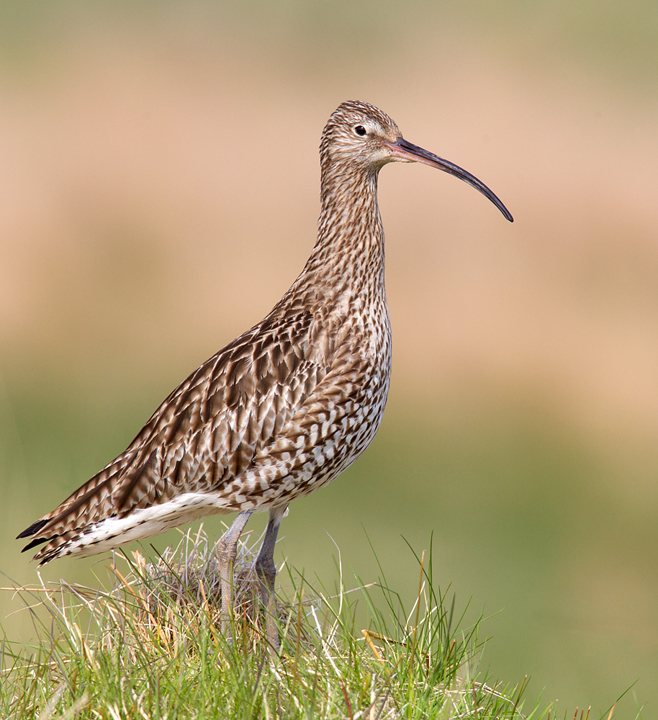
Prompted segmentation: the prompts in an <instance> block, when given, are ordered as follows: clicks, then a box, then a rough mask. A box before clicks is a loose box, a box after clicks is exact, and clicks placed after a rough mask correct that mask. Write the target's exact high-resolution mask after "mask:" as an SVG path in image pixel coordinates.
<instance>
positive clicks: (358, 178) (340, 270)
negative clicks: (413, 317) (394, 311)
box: [302, 165, 385, 302]
mask: <svg viewBox="0 0 658 720" xmlns="http://www.w3.org/2000/svg"><path fill="white" fill-rule="evenodd" d="M321 200H322V211H321V213H320V219H319V221H318V240H317V242H316V244H315V247H314V248H313V252H312V253H311V256H310V258H309V259H308V262H307V263H306V267H305V268H304V272H303V273H302V275H306V276H307V277H308V278H311V277H312V278H313V283H314V284H315V285H316V287H318V286H322V287H323V288H324V289H325V290H323V292H328V293H329V294H335V295H336V296H339V295H344V294H345V293H347V294H350V295H354V294H359V295H362V296H363V298H364V299H366V300H368V301H370V302H381V301H382V299H383V298H384V293H385V290H384V229H383V227H382V221H381V217H380V215H379V208H378V206H377V171H368V172H364V171H361V170H355V169H353V168H351V169H350V170H349V171H348V170H345V169H344V168H341V167H340V166H338V165H336V166H333V167H330V168H323V173H322V186H321ZM327 299H329V298H327Z"/></svg>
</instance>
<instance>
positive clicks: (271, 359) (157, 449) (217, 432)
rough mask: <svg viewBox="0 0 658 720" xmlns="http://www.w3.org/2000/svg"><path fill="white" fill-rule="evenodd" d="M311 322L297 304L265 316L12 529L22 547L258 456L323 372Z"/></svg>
mask: <svg viewBox="0 0 658 720" xmlns="http://www.w3.org/2000/svg"><path fill="white" fill-rule="evenodd" d="M312 320H313V319H312V316H310V314H309V313H305V312H299V313H296V314H292V315H290V316H288V317H286V318H284V319H283V321H282V320H281V319H280V318H279V319H278V321H277V322H276V323H272V324H271V326H268V320H267V319H266V320H265V321H264V322H263V323H261V324H260V325H258V326H256V327H255V328H252V330H250V331H248V332H246V333H245V334H244V335H242V336H241V337H239V338H238V339H237V340H235V341H234V342H232V343H231V344H230V345H228V346H226V347H225V348H224V349H223V350H221V351H220V352H219V353H217V354H216V355H215V356H213V357H212V358H210V359H209V360H208V361H207V362H205V363H204V364H203V365H201V366H200V367H199V368H198V369H197V370H196V371H195V372H194V373H193V374H192V375H190V376H189V377H188V378H187V379H186V380H185V381H184V382H183V383H181V385H179V386H178V387H177V388H176V389H175V390H174V391H173V392H172V393H171V394H170V395H169V397H168V398H167V399H166V400H165V401H164V402H163V403H162V404H161V405H160V407H159V408H158V409H157V410H156V411H155V413H154V414H153V415H152V416H151V418H150V419H149V421H148V422H147V423H146V425H145V426H144V427H143V428H142V430H141V431H140V432H139V434H138V435H137V437H136V438H135V439H134V440H133V442H132V443H130V445H129V446H128V448H127V449H126V450H125V452H123V453H122V454H121V455H119V456H118V457H117V458H116V459H115V460H113V461H112V462H111V463H110V464H109V465H108V466H107V467H105V468H104V469H103V470H102V471H101V472H99V473H98V474H97V475H95V476H94V477H92V478H91V479H90V480H89V481H87V482H86V483H85V484H84V485H82V486H81V487H80V488H78V490H76V491H75V492H74V493H73V494H72V495H71V496H70V497H69V498H67V499H66V500H65V501H64V502H63V503H62V504H61V505H59V506H58V507H57V508H55V509H54V510H53V511H52V512H50V513H48V514H47V515H45V516H44V517H43V518H41V519H40V520H38V521H37V522H36V523H34V524H33V525H31V526H30V527H29V528H27V529H26V530H25V531H24V532H23V533H21V535H19V537H28V536H34V537H33V540H32V542H31V543H30V544H29V545H28V546H27V547H26V548H25V549H27V548H29V547H33V546H35V545H38V544H40V543H43V542H47V541H48V540H50V539H52V538H54V537H56V536H63V535H65V534H68V533H70V532H72V531H73V532H76V531H77V532H79V531H81V530H82V529H84V528H85V527H87V526H88V525H90V524H92V523H95V522H98V521H100V520H103V519H105V518H108V517H112V516H117V515H118V516H125V515H126V514H128V513H130V512H131V511H133V510H135V509H139V508H142V507H148V506H149V505H153V504H158V503H162V502H165V501H167V500H169V499H171V498H173V497H176V496H177V495H180V494H182V493H184V492H211V491H222V489H224V488H226V486H227V485H228V484H230V483H231V482H233V481H234V480H236V479H237V478H239V477H242V476H243V475H244V474H245V472H246V471H247V470H248V469H250V468H251V467H252V466H253V464H254V462H256V463H257V464H263V463H267V458H268V456H269V452H270V450H271V451H273V452H275V453H276V452H279V451H280V450H281V448H282V445H283V444H285V442H283V441H282V440H281V437H280V436H281V434H282V431H283V429H284V428H287V429H288V430H290V420H291V418H293V417H294V416H295V415H296V413H299V412H300V410H301V409H302V408H303V407H304V406H305V404H306V401H307V400H308V399H310V398H311V397H313V395H314V390H315V389H316V388H317V386H318V385H319V384H321V383H322V381H323V380H324V378H325V376H326V375H327V372H328V370H329V369H328V368H327V366H326V358H320V360H322V361H318V346H317V345H313V344H312V339H313V338H312V337H311V326H312V324H313V323H312ZM301 427H302V428H303V427H304V424H303V422H302V423H301ZM286 434H287V433H286ZM277 443H278V444H277Z"/></svg>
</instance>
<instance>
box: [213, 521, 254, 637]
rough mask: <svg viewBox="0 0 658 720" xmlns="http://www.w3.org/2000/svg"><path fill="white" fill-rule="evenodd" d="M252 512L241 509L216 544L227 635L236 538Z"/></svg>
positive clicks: (229, 627) (223, 622)
mask: <svg viewBox="0 0 658 720" xmlns="http://www.w3.org/2000/svg"><path fill="white" fill-rule="evenodd" d="M252 512H253V510H243V511H242V512H241V513H238V516H237V517H236V518H235V520H234V521H233V524H232V525H231V527H230V528H229V529H228V530H227V531H226V532H225V533H224V534H223V535H222V537H221V538H220V540H219V543H218V545H217V554H218V555H219V576H220V578H221V590H222V630H223V631H224V634H225V635H226V636H227V637H230V636H231V619H232V607H231V606H232V604H233V564H234V563H235V558H236V556H237V546H238V540H239V539H240V535H241V534H242V531H243V530H244V526H245V525H246V524H247V521H248V520H249V518H250V517H251V513H252Z"/></svg>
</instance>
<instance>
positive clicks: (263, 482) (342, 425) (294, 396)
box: [19, 102, 400, 563]
mask: <svg viewBox="0 0 658 720" xmlns="http://www.w3.org/2000/svg"><path fill="white" fill-rule="evenodd" d="M355 123H363V124H366V123H367V126H368V127H369V128H372V127H374V128H376V129H377V133H378V134H379V136H381V137H383V138H385V139H387V140H388V141H389V142H390V141H395V139H396V138H398V137H399V136H400V132H399V130H398V128H397V126H396V125H395V123H394V122H393V121H392V120H391V119H390V118H388V116H387V115H385V114H384V113H382V112H381V111H379V110H377V108H374V107H373V106H371V105H368V104H366V103H361V102H348V103H344V104H343V105H341V106H340V107H339V108H338V109H337V110H336V112H334V114H333V115H332V116H331V118H330V119H329V121H328V123H327V125H326V127H325V129H324V132H323V135H322V141H321V146H320V157H321V203H322V210H321V215H320V219H319V226H318V240H317V243H316V245H315V247H314V249H313V252H312V254H311V256H310V258H309V259H308V261H307V263H306V266H305V267H304V269H303V271H302V273H301V274H300V275H299V277H298V278H297V280H296V281H295V282H294V283H293V285H292V287H291V288H290V289H289V290H288V292H287V293H286V294H285V295H284V296H283V298H282V299H281V300H280V301H279V302H278V304H277V305H276V306H275V307H274V309H273V310H272V311H271V312H270V313H269V315H267V317H265V318H264V319H263V320H262V321H261V322H260V323H258V324H257V325H255V326H254V327H252V328H251V329H250V330H248V331H247V332H245V333H244V334H243V335H241V336H240V337H238V338H237V339H236V340H234V341H233V342H231V343H230V344H229V345H227V346H226V347H225V348H223V349H222V350H220V351H219V352H218V353H217V354H216V355H214V356H213V357H211V358H210V359H209V360H207V361H206V362H205V363H203V364H202V365H201V366H200V367H199V368H198V369H197V370H196V371H195V372H193V373H192V374H191V375H190V376H189V377H188V378H187V379H186V380H185V381H184V382H182V383H181V384H180V385H179V386H178V387H177V388H176V389H175V390H174V391H173V392H172V393H171V394H170V395H169V397H167V399H166V400H165V401H164V402H163V403H162V404H161V405H160V407H158V409H157V410H156V411H155V412H154V413H153V415H152V416H151V418H150V419H149V420H148V422H147V423H146V425H145V426H144V427H143V428H142V430H141V431H140V432H139V434H138V435H137V437H135V439H134V440H133V441H132V442H131V443H130V445H129V446H128V448H127V449H126V450H125V451H124V452H123V453H121V454H120V455H119V456H118V457H117V458H116V459H114V460H113V461H112V462H111V463H109V464H108V465H107V466H106V467H105V468H104V469H103V470H101V471H100V472H99V473H98V474H96V475H95V476H94V477H92V478H91V479H90V480H89V481H88V482H86V483H85V484H84V485H82V486H81V487H80V488H79V489H78V490H76V491H75V492H74V493H73V494H72V495H71V496H70V497H69V498H67V499H66V500H65V501H64V502H63V503H62V504H61V505H59V507H57V508H55V509H54V510H53V511H52V512H50V513H48V514H47V515H45V516H44V517H43V518H41V519H40V520H39V521H37V522H36V523H34V524H33V525H31V526H30V527H29V528H27V530H25V531H24V532H23V533H22V534H21V535H20V536H19V537H27V536H33V539H32V542H31V543H30V544H29V545H28V546H27V547H28V548H29V547H34V546H36V545H38V544H41V543H45V545H44V547H43V548H42V549H41V550H40V551H39V552H38V553H37V554H36V556H35V559H36V560H38V561H40V562H41V563H45V562H48V561H49V560H52V559H54V558H57V557H61V556H64V555H68V554H72V553H75V554H79V555H87V554H93V553H96V552H101V551H103V550H107V549H111V548H114V547H117V546H118V545H121V544H123V543H124V542H127V541H129V540H132V539H136V538H143V537H148V536H149V535H152V534H155V533H158V532H161V531H162V530H165V529H167V528H169V527H173V526H176V525H179V524H181V523H183V522H187V521H189V520H192V519H194V518H196V517H200V516H203V515H206V514H209V513H217V512H232V511H239V510H249V509H255V510H258V509H265V508H273V507H285V506H287V505H288V503H289V502H290V501H291V500H294V499H295V498H297V497H300V496H303V495H306V494H308V493H310V492H312V491H314V490H316V489H317V488H319V487H322V486H323V485H325V484H327V483H329V482H331V481H332V480H333V479H334V478H335V477H336V476H337V475H339V474H340V473H341V472H342V471H343V470H345V468H347V467H348V466H349V465H350V464H351V463H352V462H354V460H355V459H356V458H357V457H358V456H359V455H360V454H361V453H362V452H363V451H364V450H365V449H366V448H367V447H368V445H369V444H370V443H371V441H372V440H373V438H374V436H375V433H376V432H377V429H378V428H379V424H380V422H381V419H382V415H383V412H384V406H385V404H386V397H387V394H388V388H389V378H390V372H391V330H390V321H389V315H388V307H387V303H386V293H385V288H384V232H383V227H382V222H381V218H380V215H379V210H378V207H377V178H378V173H379V169H380V168H381V166H382V165H383V164H384V162H385V161H386V160H385V161H382V160H381V153H378V152H376V150H377V148H375V147H374V146H372V145H370V146H368V145H364V143H363V142H362V141H361V139H360V138H358V137H355V134H354V130H353V128H354V125H355ZM26 549H27V548H26Z"/></svg>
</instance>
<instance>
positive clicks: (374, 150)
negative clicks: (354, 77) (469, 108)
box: [320, 100, 513, 222]
mask: <svg viewBox="0 0 658 720" xmlns="http://www.w3.org/2000/svg"><path fill="white" fill-rule="evenodd" d="M320 158H321V163H322V167H323V169H324V170H329V169H330V168H332V167H333V168H336V166H338V167H342V168H351V169H356V170H361V171H364V172H367V173H375V174H376V173H377V172H378V171H379V170H380V168H382V167H383V166H384V165H386V163H389V162H396V161H397V162H420V163H424V164H425V165H429V166H430V167H434V168H437V169H438V170H443V172H447V173H449V174H450V175H454V176H455V177H458V178H459V179H460V180H463V181H464V182H467V183H468V184H469V185H471V186H472V187H474V188H475V189H476V190H479V191H480V192H481V193H482V194H483V195H484V196H485V197H487V198H488V199H489V200H491V202H492V203H493V204H494V205H495V206H496V207H497V208H498V209H499V210H500V211H501V213H502V214H503V215H504V217H505V218H506V219H507V220H509V221H510V222H513V218H512V215H511V214H510V212H509V211H508V210H507V208H506V207H505V206H504V205H503V203H502V202H501V201H500V200H499V199H498V198H497V197H496V195H494V193H493V192H492V191H491V190H489V188H488V187H487V186H486V185H485V184H484V183H483V182H481V181H480V180H478V179H477V178H476V177H475V176H474V175H471V174H470V173H469V172H467V171H466V170H464V169H462V168H460V167H459V166H458V165H455V164H453V163H451V162H449V161H448V160H444V159H442V158H440V157H437V156H436V155H434V154H433V153H431V152H428V151H427V150H423V148H421V147H418V146H417V145H413V144H412V143H410V142H408V141H407V140H405V139H404V138H403V137H402V133H401V132H400V129H399V128H398V126H397V125H396V124H395V123H394V122H393V120H391V118H390V117H389V116H388V115H387V114H386V113H384V112H382V111H381V110H379V109H378V108H376V107H375V106H374V105H370V104H368V103H365V102H361V101H359V100H349V101H348V102H344V103H343V104H342V105H339V106H338V108H337V109H336V110H335V111H334V112H333V113H332V115H331V117H330V118H329V120H328V122H327V124H326V125H325V128H324V131H323V133H322V141H321V143H320Z"/></svg>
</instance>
